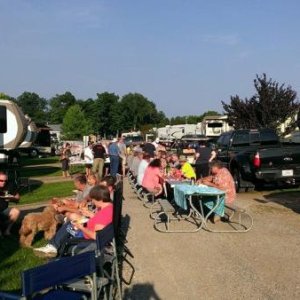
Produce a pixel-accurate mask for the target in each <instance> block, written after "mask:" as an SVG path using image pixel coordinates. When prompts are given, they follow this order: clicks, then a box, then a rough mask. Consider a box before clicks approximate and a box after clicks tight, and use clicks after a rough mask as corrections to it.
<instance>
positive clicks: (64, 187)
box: [0, 181, 74, 292]
mask: <svg viewBox="0 0 300 300" xmlns="http://www.w3.org/2000/svg"><path fill="white" fill-rule="evenodd" d="M73 189H74V184H73V182H72V181H66V182H58V183H45V184H42V185H40V186H39V185H34V186H32V191H31V192H26V193H21V201H20V204H29V203H36V202H40V201H44V200H49V199H51V198H52V197H64V196H71V195H72V190H73ZM19 227H20V223H19V224H16V225H15V226H14V229H13V232H12V236H10V237H0V290H1V291H13V292H15V291H17V290H19V289H20V287H21V279H20V278H21V277H20V274H21V272H22V271H24V270H26V269H29V268H32V267H34V266H37V265H41V264H43V263H44V262H45V261H46V259H43V258H39V257H36V256H35V255H34V252H33V250H32V249H27V248H20V246H19V235H18V230H19ZM45 244H46V242H45V240H44V239H43V235H42V234H38V235H37V237H36V238H35V242H34V244H33V246H34V247H39V246H43V245H45Z"/></svg>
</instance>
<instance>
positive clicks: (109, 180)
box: [99, 175, 116, 200]
mask: <svg viewBox="0 0 300 300" xmlns="http://www.w3.org/2000/svg"><path fill="white" fill-rule="evenodd" d="M115 184H116V178H115V177H114V176H111V175H107V176H105V177H104V178H103V179H102V180H101V182H100V183H99V185H103V186H106V187H107V188H108V190H109V194H110V199H111V200H114V192H115Z"/></svg>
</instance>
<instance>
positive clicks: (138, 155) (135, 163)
mask: <svg viewBox="0 0 300 300" xmlns="http://www.w3.org/2000/svg"><path fill="white" fill-rule="evenodd" d="M142 159H143V152H142V150H136V151H135V152H134V157H133V160H132V164H131V172H132V174H133V175H134V176H137V175H138V170H139V165H140V163H141V161H142Z"/></svg>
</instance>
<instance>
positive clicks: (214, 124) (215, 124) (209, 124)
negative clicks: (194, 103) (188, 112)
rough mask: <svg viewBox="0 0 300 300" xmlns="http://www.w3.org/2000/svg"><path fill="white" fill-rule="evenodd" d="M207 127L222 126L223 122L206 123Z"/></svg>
mask: <svg viewBox="0 0 300 300" xmlns="http://www.w3.org/2000/svg"><path fill="white" fill-rule="evenodd" d="M207 127H210V128H217V127H218V128H220V127H223V123H207Z"/></svg>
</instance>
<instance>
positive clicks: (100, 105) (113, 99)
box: [94, 92, 120, 136]
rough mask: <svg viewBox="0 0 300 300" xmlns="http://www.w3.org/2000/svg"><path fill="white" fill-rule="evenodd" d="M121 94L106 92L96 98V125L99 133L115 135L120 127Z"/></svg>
mask: <svg viewBox="0 0 300 300" xmlns="http://www.w3.org/2000/svg"><path fill="white" fill-rule="evenodd" d="M118 105H119V96H118V95H116V94H114V93H108V92H104V93H101V94H97V99H96V100H95V106H94V109H95V115H94V120H95V121H94V122H95V123H94V126H95V128H96V132H97V133H98V134H101V135H102V136H104V135H115V134H116V133H117V131H118V130H119V129H120V112H119V107H118Z"/></svg>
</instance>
